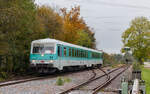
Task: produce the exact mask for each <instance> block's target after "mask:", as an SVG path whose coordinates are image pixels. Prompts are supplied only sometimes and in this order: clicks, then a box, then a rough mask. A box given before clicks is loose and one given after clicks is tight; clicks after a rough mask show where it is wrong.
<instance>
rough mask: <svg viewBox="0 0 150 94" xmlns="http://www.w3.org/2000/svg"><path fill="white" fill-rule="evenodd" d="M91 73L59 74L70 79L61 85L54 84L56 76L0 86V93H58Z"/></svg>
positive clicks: (87, 77)
mask: <svg viewBox="0 0 150 94" xmlns="http://www.w3.org/2000/svg"><path fill="white" fill-rule="evenodd" d="M106 69H107V68H106ZM95 70H96V72H98V73H99V75H102V74H103V73H102V72H100V71H99V70H97V69H95ZM92 75H93V74H92V71H82V72H77V73H72V74H69V75H65V76H61V77H62V79H64V78H69V79H71V81H70V82H65V83H64V85H63V86H58V85H56V81H57V79H58V77H55V78H50V79H45V80H36V81H29V82H25V83H20V84H14V85H9V86H4V87H0V94H59V93H60V92H62V91H64V90H66V89H69V88H71V87H72V86H74V85H77V84H80V83H82V82H83V81H86V80H88V79H89V78H90V77H91V76H92Z"/></svg>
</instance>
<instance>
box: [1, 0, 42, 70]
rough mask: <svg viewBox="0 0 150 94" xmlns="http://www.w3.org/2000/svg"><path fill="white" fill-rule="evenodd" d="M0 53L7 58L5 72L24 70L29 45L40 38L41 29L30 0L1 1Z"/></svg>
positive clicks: (27, 58) (27, 59)
mask: <svg viewBox="0 0 150 94" xmlns="http://www.w3.org/2000/svg"><path fill="white" fill-rule="evenodd" d="M1 3H2V4H4V6H3V5H1V4H0V5H1V6H0V48H1V49H0V51H3V53H2V55H5V56H6V57H7V60H8V61H9V62H7V64H6V70H7V72H17V71H21V70H25V68H26V67H27V65H28V64H29V63H28V62H29V52H30V43H31V41H32V40H34V39H37V38H39V37H40V35H41V32H39V31H42V28H41V25H40V23H39V22H38V20H37V16H36V7H35V5H34V2H33V1H32V0H7V1H6V0H1Z"/></svg>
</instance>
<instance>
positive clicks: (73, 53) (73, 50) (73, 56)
mask: <svg viewBox="0 0 150 94" xmlns="http://www.w3.org/2000/svg"><path fill="white" fill-rule="evenodd" d="M72 57H74V49H73V48H72Z"/></svg>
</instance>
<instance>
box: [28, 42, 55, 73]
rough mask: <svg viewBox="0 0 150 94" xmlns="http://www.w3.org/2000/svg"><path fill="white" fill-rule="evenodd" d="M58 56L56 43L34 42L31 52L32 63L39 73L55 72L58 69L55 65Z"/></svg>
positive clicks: (32, 66)
mask: <svg viewBox="0 0 150 94" xmlns="http://www.w3.org/2000/svg"><path fill="white" fill-rule="evenodd" d="M56 58H57V57H56V44H55V43H50V42H46V43H44V42H39V41H37V42H36V41H34V42H32V44H31V52H30V65H31V68H32V69H34V70H36V71H38V72H39V73H49V72H54V71H56V68H55V67H54V63H55V61H56Z"/></svg>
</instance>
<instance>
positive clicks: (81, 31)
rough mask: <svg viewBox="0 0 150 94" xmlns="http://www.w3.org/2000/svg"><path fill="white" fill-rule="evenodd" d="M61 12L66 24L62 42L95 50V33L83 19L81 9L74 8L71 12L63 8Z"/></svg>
mask: <svg viewBox="0 0 150 94" xmlns="http://www.w3.org/2000/svg"><path fill="white" fill-rule="evenodd" d="M61 12H62V17H63V23H64V24H63V29H64V38H63V39H62V40H63V41H66V42H69V43H73V44H77V45H81V46H86V47H90V48H94V46H93V45H94V44H95V38H94V33H92V31H91V30H90V29H89V27H88V26H87V25H86V23H85V22H84V20H83V18H82V17H80V7H79V6H77V7H74V8H72V9H71V10H70V11H67V9H66V8H63V9H61ZM87 36H88V37H87ZM83 38H85V39H83Z"/></svg>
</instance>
